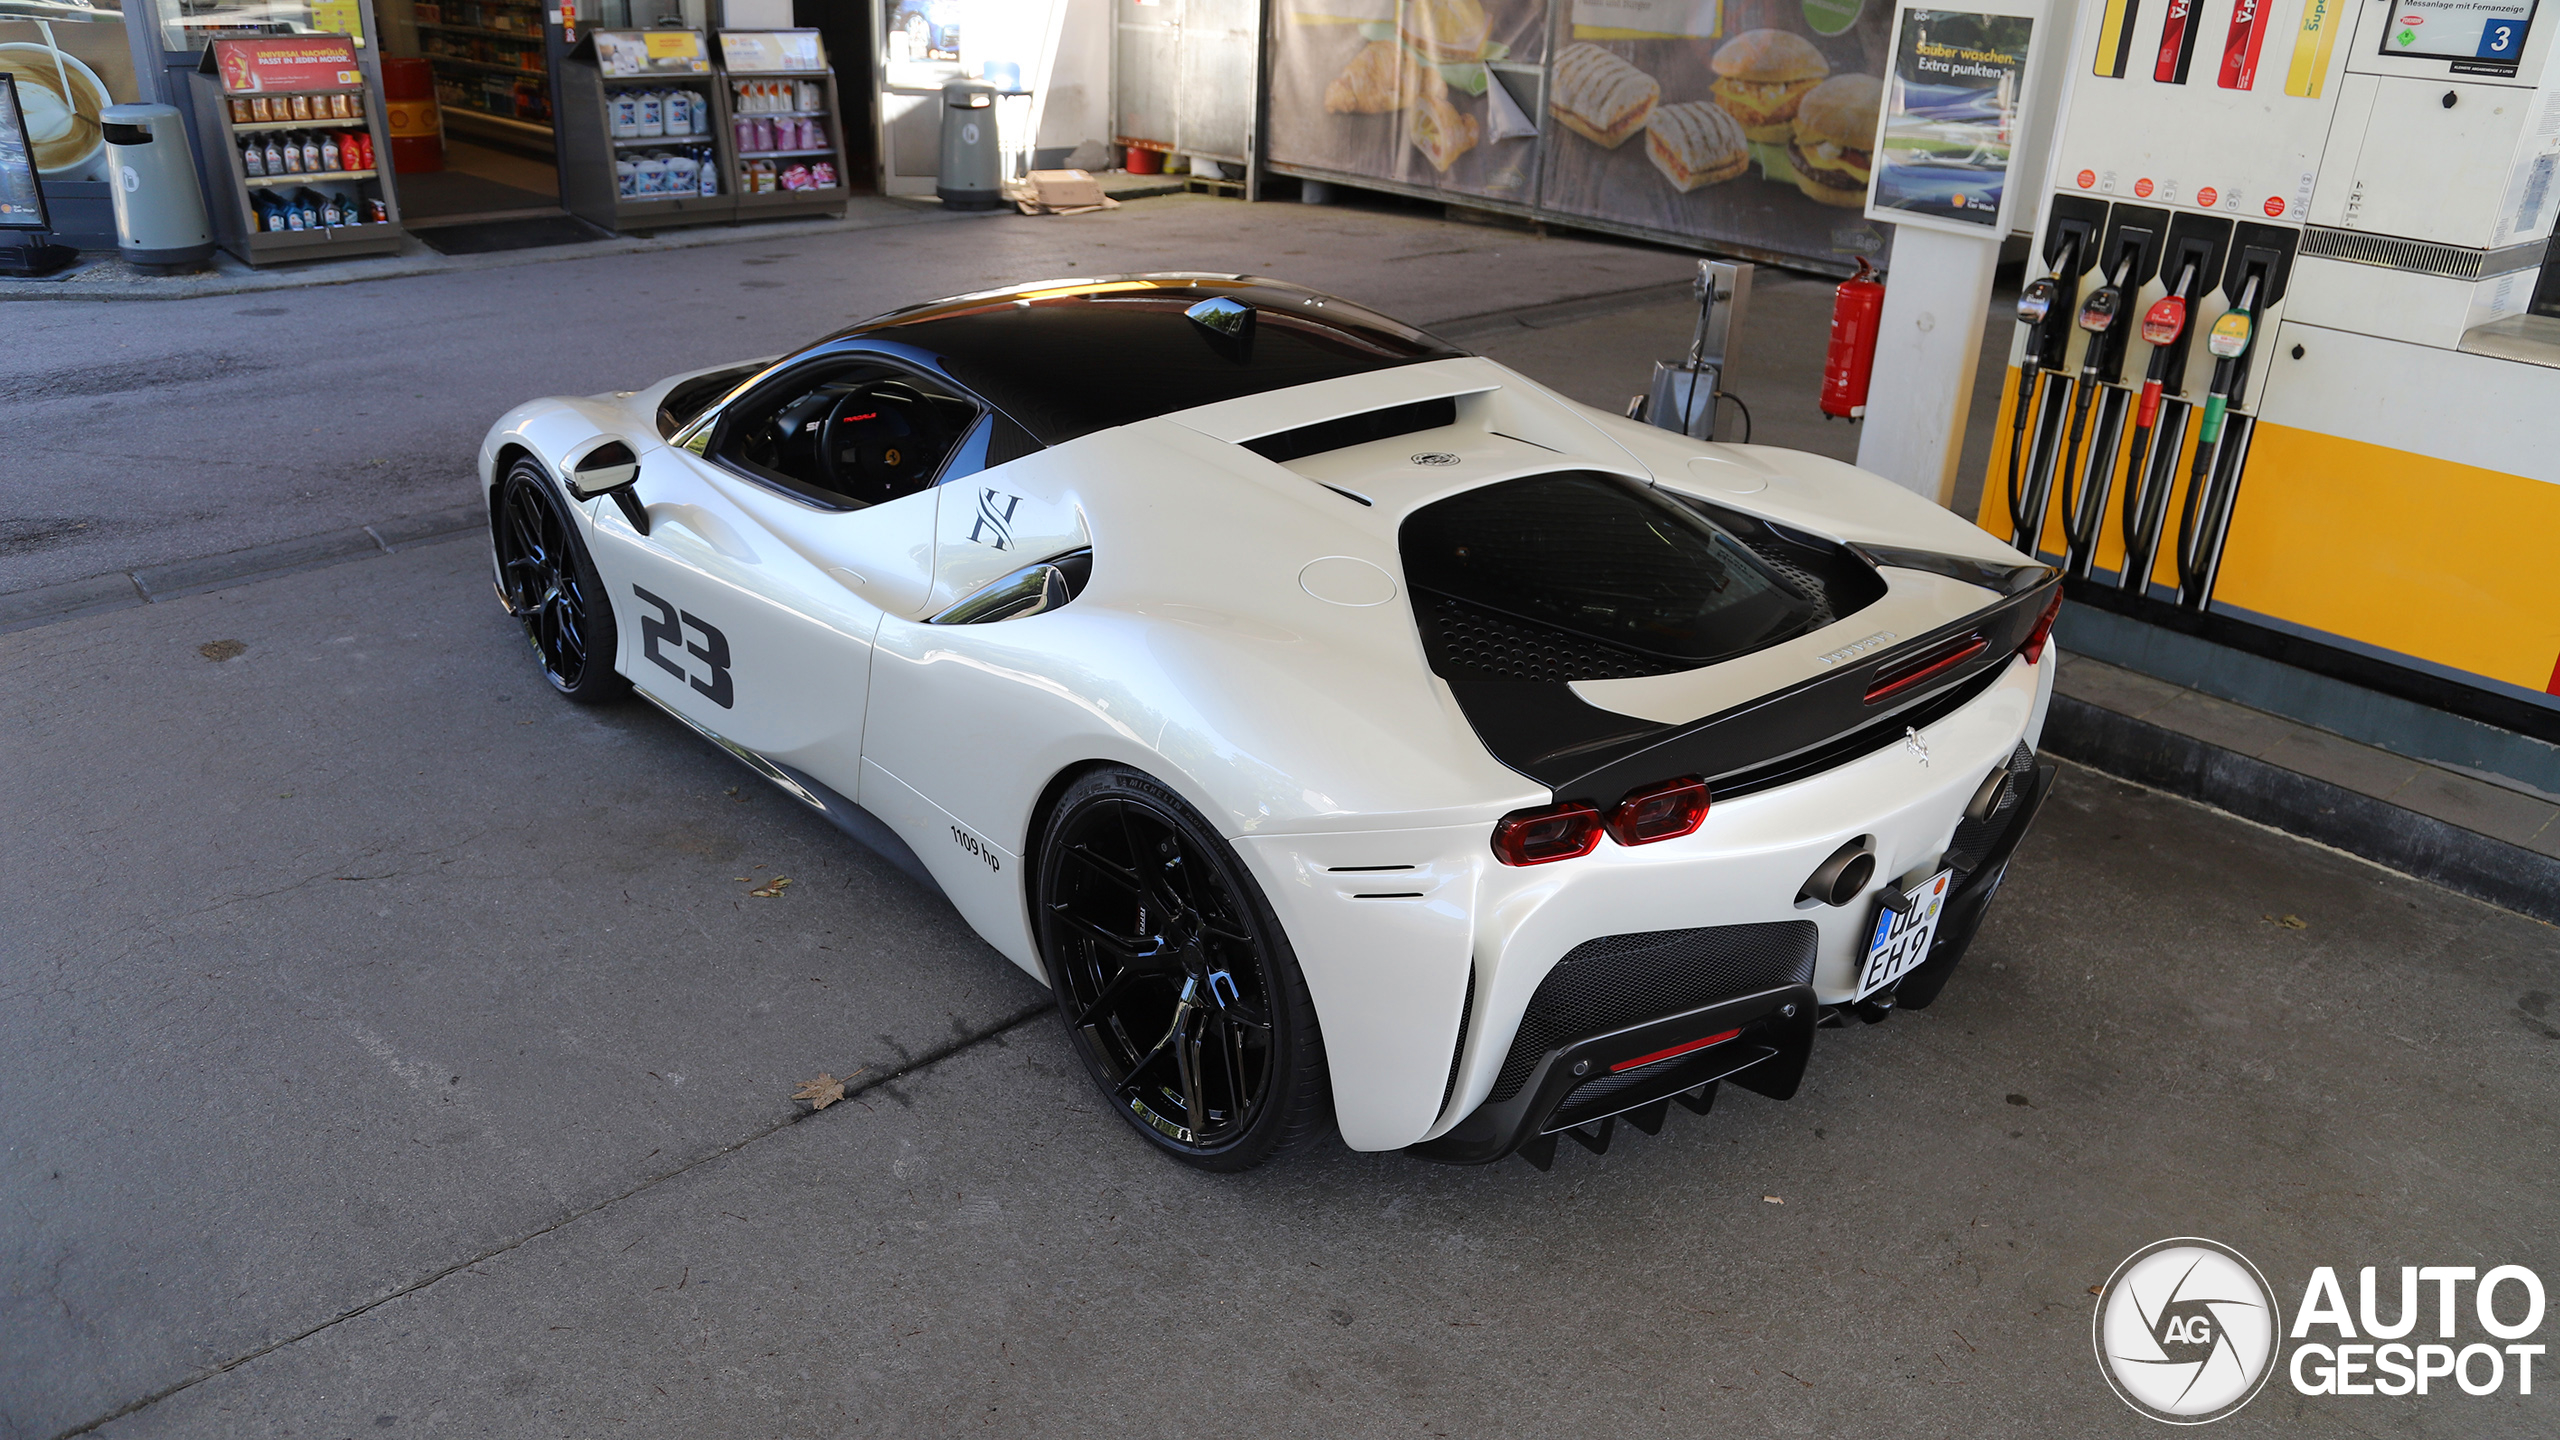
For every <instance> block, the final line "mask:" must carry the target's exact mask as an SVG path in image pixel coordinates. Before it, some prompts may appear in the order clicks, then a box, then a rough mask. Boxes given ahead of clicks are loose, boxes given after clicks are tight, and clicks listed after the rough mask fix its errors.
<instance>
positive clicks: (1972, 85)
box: [1867, 9, 2035, 236]
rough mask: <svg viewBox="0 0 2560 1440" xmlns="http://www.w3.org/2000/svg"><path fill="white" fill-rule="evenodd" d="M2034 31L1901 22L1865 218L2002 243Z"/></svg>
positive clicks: (1971, 16) (2022, 22) (1915, 14)
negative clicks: (1990, 238) (1985, 237)
mask: <svg viewBox="0 0 2560 1440" xmlns="http://www.w3.org/2000/svg"><path fill="white" fill-rule="evenodd" d="M2034 30H2035V20H2034V18H2033V17H2031V16H2026V15H1992V14H1983V13H1981V12H1978V11H1970V10H1917V9H1913V10H1905V11H1903V12H1902V15H1901V23H1900V25H1899V26H1898V27H1897V30H1896V33H1895V37H1894V41H1895V43H1894V50H1893V66H1892V78H1891V80H1890V81H1889V82H1888V84H1887V85H1886V87H1885V105H1884V120H1883V124H1882V126H1881V129H1880V132H1879V134H1878V137H1877V144H1876V156H1875V164H1874V166H1873V167H1872V168H1873V173H1874V177H1875V185H1874V195H1873V196H1872V197H1871V199H1870V200H1869V202H1868V210H1867V213H1868V214H1869V215H1871V216H1874V217H1875V218H1877V219H1881V220H1889V221H1891V222H1893V223H1895V224H1902V225H1927V226H1930V227H1932V228H1935V229H1941V230H1953V231H1957V232H1960V233H1963V234H1969V235H1991V236H1999V235H2005V234H2007V233H2008V228H2007V227H2008V211H2009V204H2008V199H2009V191H2010V188H2011V187H2010V184H2009V182H2010V178H2011V176H2010V172H2011V171H2012V170H2014V169H2015V168H2016V165H2017V151H2016V148H2015V141H2016V138H2017V133H2018V123H2019V117H2020V115H2021V114H2022V113H2023V109H2022V107H2023V105H2024V103H2025V99H2026V87H2027V77H2028V70H2027V51H2028V46H2029V44H2030V43H2031V41H2032V40H2033V39H2034Z"/></svg>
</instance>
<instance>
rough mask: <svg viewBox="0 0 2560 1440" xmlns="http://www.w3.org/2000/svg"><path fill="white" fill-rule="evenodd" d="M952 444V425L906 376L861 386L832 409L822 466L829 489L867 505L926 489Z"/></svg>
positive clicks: (824, 429) (822, 436)
mask: <svg viewBox="0 0 2560 1440" xmlns="http://www.w3.org/2000/svg"><path fill="white" fill-rule="evenodd" d="M950 448H951V427H950V425H949V423H948V422H946V421H945V420H944V419H943V417H942V416H941V415H940V414H938V413H937V412H936V411H935V408H934V405H933V402H932V401H930V400H928V399H926V398H925V397H924V394H923V392H921V391H919V390H917V389H916V388H915V387H914V386H912V385H909V384H907V383H906V382H905V381H903V380H874V381H872V382H871V383H869V384H867V385H857V386H855V387H854V388H853V389H851V390H848V391H846V392H845V393H844V395H843V397H842V398H840V399H838V400H837V401H836V403H835V404H834V405H832V406H830V407H829V408H828V410H827V418H826V420H825V422H824V423H823V424H822V425H821V426H820V427H819V430H818V467H819V468H820V469H821V470H823V471H824V472H825V473H826V477H827V484H828V488H830V489H832V490H834V491H835V492H836V493H837V494H839V495H845V496H850V497H851V498H853V499H856V500H859V501H861V502H862V503H864V504H866V505H878V504H881V503H882V502H884V501H889V500H896V499H900V498H902V497H904V496H908V495H912V494H914V493H916V492H917V491H919V490H922V489H923V488H924V487H925V486H926V485H927V484H929V483H931V482H932V480H933V472H934V470H935V468H936V467H937V466H939V465H941V463H942V457H943V455H944V454H946V453H947V452H948V451H949V450H950Z"/></svg>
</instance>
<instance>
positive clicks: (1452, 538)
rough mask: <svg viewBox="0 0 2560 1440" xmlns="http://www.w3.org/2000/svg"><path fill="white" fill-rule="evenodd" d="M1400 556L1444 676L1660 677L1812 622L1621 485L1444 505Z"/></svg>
mask: <svg viewBox="0 0 2560 1440" xmlns="http://www.w3.org/2000/svg"><path fill="white" fill-rule="evenodd" d="M1402 547H1403V551H1404V564H1405V576H1406V579H1407V580H1408V582H1409V583H1410V584H1411V585H1412V587H1413V590H1414V605H1415V609H1416V611H1417V613H1418V614H1419V615H1421V616H1422V617H1423V623H1424V629H1425V633H1426V636H1427V637H1429V638H1432V639H1433V640H1434V641H1435V642H1437V643H1435V644H1434V645H1433V647H1432V648H1433V651H1434V653H1433V661H1434V668H1435V669H1438V670H1439V671H1440V672H1441V673H1442V674H1443V675H1451V674H1452V672H1453V671H1454V672H1457V673H1459V674H1462V675H1464V676H1466V677H1468V678H1485V679H1497V678H1498V679H1537V680H1597V679H1609V678H1616V677H1623V676H1627V675H1650V674H1666V673H1669V672H1671V671H1675V670H1686V669H1692V668H1695V667H1697V666H1700V665H1710V664H1713V663H1715V662H1716V661H1719V660H1725V659H1730V658H1731V657H1733V656H1736V655H1743V654H1748V653H1750V652H1751V651H1754V650H1758V649H1762V648H1764V647H1766V646H1769V645H1773V644H1776V643H1777V642H1779V641H1781V640H1785V639H1788V638H1790V637H1792V636H1795V635H1800V634H1803V633H1804V632H1805V631H1807V630H1809V629H1811V628H1813V627H1814V625H1815V623H1816V621H1817V619H1818V616H1819V614H1820V607H1819V606H1818V605H1817V604H1816V602H1814V601H1813V600H1811V599H1808V598H1807V597H1805V596H1803V595H1801V594H1798V593H1797V592H1796V591H1795V590H1793V589H1791V588H1790V587H1788V586H1787V585H1786V584H1785V583H1784V582H1783V581H1781V580H1779V579H1778V578H1777V576H1776V575H1774V574H1772V573H1771V572H1770V571H1769V570H1768V569H1767V568H1766V567H1765V566H1763V565H1762V564H1761V563H1760V561H1759V560H1758V559H1757V558H1756V557H1755V556H1753V555H1752V553H1751V552H1750V550H1748V549H1747V548H1745V547H1744V546H1743V544H1742V543H1741V542H1740V541H1738V540H1736V539H1734V537H1732V536H1730V535H1728V534H1726V533H1725V532H1724V531H1723V530H1722V529H1719V528H1718V527H1717V526H1716V525H1715V524H1713V523H1712V522H1710V521H1709V520H1708V519H1707V518H1706V517H1705V516H1703V515H1700V514H1698V513H1697V512H1696V511H1694V510H1692V509H1690V508H1689V507H1687V506H1684V505H1680V504H1676V503H1674V502H1672V501H1671V500H1669V499H1666V498H1665V497H1663V496H1662V495H1660V494H1657V493H1656V492H1655V491H1654V490H1653V489H1652V488H1651V487H1650V486H1647V485H1644V484H1641V483H1638V482H1636V481H1633V480H1629V479H1625V478H1623V477H1621V476H1616V475H1602V474H1596V473H1593V472H1590V471H1566V472H1563V473H1561V474H1555V475H1539V476H1532V477H1530V478H1527V479H1521V480H1510V481H1505V482H1503V483H1501V484H1498V485H1488V486H1486V487H1484V488H1483V489H1480V490H1470V491H1468V492H1466V493H1465V494H1462V495H1456V496H1452V497H1451V498H1449V499H1447V500H1443V501H1441V502H1439V503H1438V504H1436V505H1432V506H1429V507H1427V508H1425V509H1423V510H1420V511H1418V512H1416V513H1415V514H1414V515H1413V517H1412V518H1411V519H1409V520H1407V521H1405V523H1404V530H1403V535H1402ZM1540 632H1544V634H1543V636H1542V635H1541V634H1540ZM1485 636H1493V637H1496V638H1497V639H1498V643H1483V642H1481V640H1480V638H1479V637H1485ZM1593 642H1597V643H1596V644H1594V643H1593Z"/></svg>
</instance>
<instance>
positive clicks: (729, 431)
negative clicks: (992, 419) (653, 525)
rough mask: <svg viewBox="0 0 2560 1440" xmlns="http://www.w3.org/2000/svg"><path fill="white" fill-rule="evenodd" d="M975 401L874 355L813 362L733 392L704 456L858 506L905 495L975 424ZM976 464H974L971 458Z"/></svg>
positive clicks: (937, 468) (828, 500) (825, 499)
mask: <svg viewBox="0 0 2560 1440" xmlns="http://www.w3.org/2000/svg"><path fill="white" fill-rule="evenodd" d="M980 420H981V416H980V412H979V407H978V405H977V403H976V402H975V401H973V400H971V399H969V398H968V397H966V396H964V395H961V394H959V393H957V392H956V391H954V390H953V389H952V387H951V386H949V385H947V384H945V383H943V382H941V381H938V380H935V379H932V378H931V377H928V376H924V375H918V374H914V373H911V372H908V371H905V370H899V369H895V368H893V367H890V366H887V365H883V364H881V363H879V362H877V361H855V362H850V363H848V362H842V361H839V362H836V363H833V364H830V363H827V362H824V361H820V362H818V363H815V364H812V365H809V366H807V367H804V368H802V369H799V370H796V371H793V372H792V373H791V374H789V375H785V376H781V377H777V379H776V380H775V381H774V382H773V383H772V384H771V385H768V386H766V387H763V388H762V389H761V390H759V391H758V392H757V393H756V394H752V395H748V396H745V397H742V398H741V399H740V400H739V401H738V403H737V404H736V405H735V406H733V407H731V410H730V413H729V414H727V415H725V416H723V417H722V419H721V422H720V434H719V437H718V438H717V439H716V440H714V441H713V442H712V455H713V458H715V459H717V460H719V461H720V462H721V463H722V464H724V465H726V466H727V467H728V468H730V469H732V470H736V471H738V472H740V473H742V474H745V475H747V476H749V477H750V478H752V479H756V480H761V481H764V482H766V483H768V484H772V485H777V486H779V487H781V488H783V489H786V490H789V491H791V492H792V493H794V494H796V495H799V496H801V497H802V498H803V499H808V500H814V501H816V502H818V503H819V504H822V505H832V506H835V507H838V508H841V509H859V508H861V507H863V506H866V505H878V504H882V503H884V502H886V501H890V500H896V499H899V498H901V497H903V496H907V495H912V494H915V493H916V492H917V491H920V490H923V489H925V488H926V487H928V486H930V485H932V484H933V483H934V478H935V476H937V475H939V474H941V473H942V471H943V470H944V468H945V464H944V462H945V461H947V460H950V459H951V458H952V456H953V452H954V451H956V450H959V449H961V448H962V446H963V444H964V442H965V441H967V440H968V439H969V438H970V436H971V435H972V434H973V433H974V432H978V431H983V430H984V429H985V427H984V425H982V424H981V423H980ZM981 463H983V462H981Z"/></svg>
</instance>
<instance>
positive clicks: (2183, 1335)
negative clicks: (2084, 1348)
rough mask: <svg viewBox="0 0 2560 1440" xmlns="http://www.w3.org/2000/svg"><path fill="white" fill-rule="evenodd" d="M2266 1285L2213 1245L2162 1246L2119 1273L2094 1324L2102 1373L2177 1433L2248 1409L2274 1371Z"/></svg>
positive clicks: (2273, 1327)
mask: <svg viewBox="0 0 2560 1440" xmlns="http://www.w3.org/2000/svg"><path fill="white" fill-rule="evenodd" d="M2280 1318H2281V1317H2279V1316H2278V1315H2277V1313H2276V1305H2275V1300H2274V1299H2273V1297H2272V1296H2271V1295H2270V1294H2269V1292H2268V1290H2267V1281H2266V1277H2265V1276H2263V1275H2260V1274H2259V1273H2258V1267H2257V1266H2255V1265H2252V1264H2250V1263H2249V1261H2248V1259H2247V1257H2245V1256H2243V1255H2242V1254H2241V1253H2240V1252H2239V1251H2237V1250H2233V1249H2231V1248H2230V1247H2229V1246H2226V1245H2220V1244H2216V1243H2215V1242H2213V1241H2211V1240H2198V1239H2192V1238H2181V1239H2176V1240H2162V1241H2160V1242H2158V1243H2156V1244H2153V1245H2150V1246H2147V1247H2145V1248H2143V1249H2141V1250H2137V1251H2135V1252H2134V1254H2133V1258H2131V1259H2129V1260H2127V1261H2125V1262H2124V1263H2123V1264H2122V1265H2119V1266H2117V1267H2116V1273H2115V1274H2114V1275H2113V1276H2112V1277H2110V1278H2109V1279H2108V1281H2107V1284H2106V1288H2105V1289H2104V1290H2103V1291H2102V1292H2101V1293H2100V1295H2099V1297H2098V1313H2097V1317H2096V1319H2095V1320H2094V1321H2093V1322H2092V1323H2091V1327H2090V1329H2091V1339H2092V1342H2093V1343H2094V1344H2095V1346H2096V1347H2097V1352H2098V1369H2099V1370H2100V1371H2102V1372H2103V1373H2104V1374H2105V1375H2106V1377H2107V1383H2108V1384H2110V1385H2112V1386H2114V1387H2115V1392H2116V1394H2117V1395H2118V1396H2120V1397H2122V1398H2123V1400H2124V1403H2126V1404H2127V1405H2130V1406H2132V1407H2133V1408H2134V1409H2136V1410H2138V1411H2140V1412H2142V1413H2143V1414H2145V1415H2148V1416H2150V1417H2151V1418H2152V1419H2154V1420H2165V1421H2167V1422H2168V1423H2170V1424H2172V1425H2201V1424H2204V1423H2205V1422H2206V1421H2208V1420H2219V1419H2221V1418H2222V1417H2223V1416H2225V1415H2228V1414H2230V1413H2231V1412H2232V1411H2234V1410H2237V1409H2239V1408H2240V1407H2241V1406H2243V1405H2246V1404H2248V1403H2249V1401H2250V1399H2251V1397H2253V1396H2255V1395H2256V1394H2257V1393H2258V1390H2259V1387H2261V1386H2263V1385H2265V1384H2266V1383H2267V1376H2268V1374H2269V1373H2271V1372H2272V1371H2273V1370H2274V1368H2275V1366H2274V1361H2275V1353H2276V1335H2277V1334H2278V1333H2279V1326H2278V1323H2277V1322H2278V1321H2279V1319H2280Z"/></svg>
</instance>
